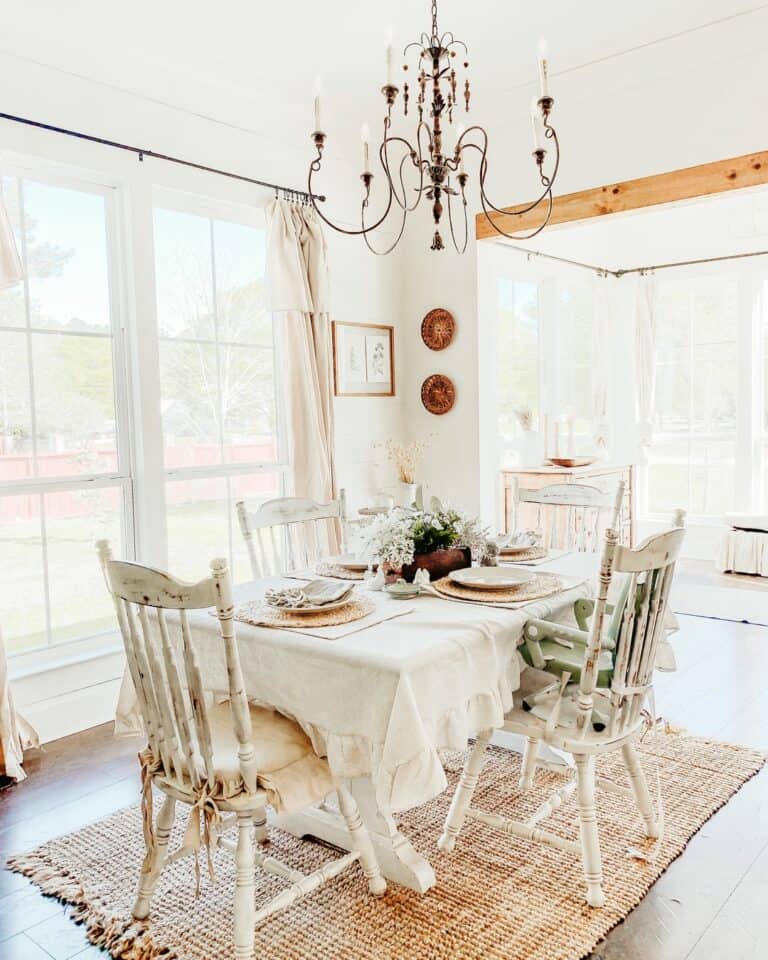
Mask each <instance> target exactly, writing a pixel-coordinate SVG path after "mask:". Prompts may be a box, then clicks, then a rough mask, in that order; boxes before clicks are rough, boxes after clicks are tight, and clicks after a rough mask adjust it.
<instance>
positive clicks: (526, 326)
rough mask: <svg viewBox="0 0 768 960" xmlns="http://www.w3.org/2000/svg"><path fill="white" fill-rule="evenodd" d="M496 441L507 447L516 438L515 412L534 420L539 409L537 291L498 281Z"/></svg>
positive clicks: (527, 285)
mask: <svg viewBox="0 0 768 960" xmlns="http://www.w3.org/2000/svg"><path fill="white" fill-rule="evenodd" d="M497 371H498V373H497V378H498V379H497V392H498V403H499V437H500V440H501V443H502V444H509V443H511V442H513V441H514V439H515V438H516V437H518V436H519V435H520V427H519V424H518V422H517V416H516V414H515V411H516V410H520V409H524V408H527V409H529V410H530V411H531V413H532V414H533V416H534V417H535V416H536V415H537V414H538V407H539V327H538V288H537V286H536V284H535V283H532V282H528V281H516V280H511V279H509V278H507V277H502V278H500V279H499V282H498V364H497Z"/></svg>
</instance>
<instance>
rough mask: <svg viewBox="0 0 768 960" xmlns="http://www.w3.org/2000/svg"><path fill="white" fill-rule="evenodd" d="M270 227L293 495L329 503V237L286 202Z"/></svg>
mask: <svg viewBox="0 0 768 960" xmlns="http://www.w3.org/2000/svg"><path fill="white" fill-rule="evenodd" d="M267 225H268V227H267V309H268V310H271V311H272V313H274V314H277V319H278V322H279V325H280V335H281V336H282V340H283V345H284V349H285V361H286V362H285V364H284V366H283V367H282V369H281V373H282V384H281V385H282V387H283V389H284V391H285V397H286V408H287V420H288V445H289V460H290V464H291V467H292V472H293V484H292V486H293V493H294V495H295V496H297V497H308V498H309V499H311V500H316V501H317V502H318V503H327V502H328V501H329V500H332V499H333V498H334V496H335V495H336V483H335V476H334V462H333V344H332V339H331V323H330V320H329V318H328V257H327V248H326V243H325V236H324V235H323V231H322V229H321V226H320V222H319V221H318V219H317V216H316V215H315V213H314V211H312V210H307V209H306V208H304V207H300V206H297V205H295V204H289V203H286V202H285V201H284V200H273V201H272V203H271V204H270V205H269V206H268V207H267ZM333 535H334V536H335V537H336V538H338V531H333ZM338 546H339V544H338V542H337V543H336V544H333V543H332V544H331V547H332V548H334V549H338Z"/></svg>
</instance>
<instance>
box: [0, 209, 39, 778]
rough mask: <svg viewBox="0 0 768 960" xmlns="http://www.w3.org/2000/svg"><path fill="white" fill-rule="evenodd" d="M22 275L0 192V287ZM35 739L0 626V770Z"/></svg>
mask: <svg viewBox="0 0 768 960" xmlns="http://www.w3.org/2000/svg"><path fill="white" fill-rule="evenodd" d="M23 276H24V271H23V270H22V266H21V259H20V257H19V252H18V250H17V249H16V241H15V240H14V236H13V230H12V229H11V222H10V220H9V218H8V211H7V210H6V209H5V204H4V203H3V199H2V196H0V288H2V287H10V286H13V284H14V283H18V282H19V281H20V280H21V279H23ZM37 743H38V740H37V734H36V733H35V731H34V730H33V729H32V727H30V725H29V724H28V723H27V722H26V721H25V720H23V719H22V718H21V717H19V716H18V715H17V713H16V711H15V710H14V707H13V698H12V697H11V689H10V684H9V682H8V661H7V659H6V656H5V645H4V643H3V634H2V630H0V774H4V775H5V776H7V777H11V778H12V779H13V780H23V779H24V777H25V776H26V774H25V773H24V771H23V769H22V767H21V760H22V755H23V752H24V748H25V747H29V746H37Z"/></svg>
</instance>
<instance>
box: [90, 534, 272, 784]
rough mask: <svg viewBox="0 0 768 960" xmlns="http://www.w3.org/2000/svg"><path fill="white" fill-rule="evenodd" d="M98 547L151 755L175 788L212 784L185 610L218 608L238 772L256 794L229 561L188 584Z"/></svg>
mask: <svg viewBox="0 0 768 960" xmlns="http://www.w3.org/2000/svg"><path fill="white" fill-rule="evenodd" d="M96 546H97V550H98V554H99V559H100V561H101V565H102V569H103V571H104V577H105V579H106V582H107V587H108V588H109V591H110V593H111V594H112V600H113V603H114V606H115V613H116V614H117V621H118V624H119V626H120V632H121V634H122V637H123V643H124V645H125V653H126V659H127V662H128V669H129V671H130V674H131V679H132V680H133V685H134V687H135V689H136V696H137V699H138V702H139V709H140V710H141V714H142V718H143V720H144V727H145V731H146V734H147V740H148V743H149V747H150V750H151V752H152V754H153V755H154V758H155V760H157V761H159V762H160V763H161V764H162V767H163V772H164V774H165V776H166V777H167V778H168V779H170V780H173V781H175V782H177V783H178V784H179V786H180V787H188V786H189V785H190V784H191V785H192V787H193V788H194V789H195V790H197V791H199V790H201V789H202V788H203V787H204V785H205V782H206V781H207V782H208V783H209V784H211V786H212V785H213V782H214V776H215V775H214V766H213V751H212V746H211V742H212V740H211V726H210V718H209V711H208V706H207V700H206V690H205V686H204V684H203V679H202V675H201V672H200V665H199V662H198V658H197V654H196V652H195V648H194V646H193V644H192V641H191V634H190V628H189V619H188V616H187V611H189V610H206V609H208V608H209V607H215V608H216V616H217V617H218V620H219V626H220V631H221V638H222V641H223V644H224V653H225V658H226V664H227V675H228V680H229V698H230V710H231V715H232V723H233V727H234V731H235V735H236V737H237V742H238V758H239V763H240V774H241V776H242V779H243V783H244V785H245V788H246V790H247V791H248V792H249V793H255V792H256V789H257V785H256V780H257V773H258V771H257V769H256V762H255V751H254V747H253V743H252V740H251V720H250V711H249V707H248V699H247V697H246V693H245V686H244V683H243V674H242V669H241V666H240V656H239V653H238V649H237V641H236V637H235V631H234V625H233V623H234V621H233V601H232V582H231V579H230V574H229V567H228V564H227V561H226V560H213V561H211V576H210V577H207V578H206V579H205V580H200V581H199V582H198V583H185V582H183V581H181V580H177V579H176V578H175V577H172V576H171V575H170V574H168V573H164V572H163V571H161V570H155V569H153V568H152V567H146V566H143V565H142V564H139V563H130V562H127V561H120V560H114V559H113V558H112V551H111V549H110V546H109V543H108V541H106V540H100V541H99V542H98V543H97V545H96ZM150 611H151V613H150ZM167 611H178V616H179V622H178V629H179V631H180V641H179V642H178V643H175V642H174V639H173V637H172V633H174V634H175V633H176V632H177V631H176V623H173V624H169V620H168V617H167V616H166V612H167ZM169 626H171V627H172V629H171V630H169ZM180 660H181V664H180Z"/></svg>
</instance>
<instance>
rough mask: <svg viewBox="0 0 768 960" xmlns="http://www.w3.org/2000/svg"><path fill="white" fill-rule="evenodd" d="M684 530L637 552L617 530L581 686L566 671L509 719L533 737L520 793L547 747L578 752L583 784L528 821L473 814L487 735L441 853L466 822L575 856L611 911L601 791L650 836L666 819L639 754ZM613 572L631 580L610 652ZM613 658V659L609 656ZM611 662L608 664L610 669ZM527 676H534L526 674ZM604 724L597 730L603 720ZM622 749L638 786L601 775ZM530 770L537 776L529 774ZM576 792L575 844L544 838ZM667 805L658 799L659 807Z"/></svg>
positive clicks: (593, 901)
mask: <svg viewBox="0 0 768 960" xmlns="http://www.w3.org/2000/svg"><path fill="white" fill-rule="evenodd" d="M684 533H685V531H684V530H683V529H682V528H681V527H675V528H673V529H672V530H669V531H666V532H664V533H660V534H657V535H656V536H653V537H650V538H649V539H647V540H646V541H644V542H643V543H642V544H641V545H640V546H639V547H638V548H637V549H635V550H632V549H630V548H628V547H624V546H621V545H619V543H618V535H617V533H616V531H615V530H614V529H612V528H609V529H608V530H607V531H606V534H605V547H604V551H603V555H602V563H601V569H600V581H599V583H600V588H599V592H598V597H597V599H596V601H595V609H594V613H593V615H592V618H591V624H590V629H589V634H588V640H587V643H586V645H585V646H584V648H583V659H582V661H581V663H580V664H579V669H578V683H577V684H570V683H569V681H570V679H571V675H570V674H569V673H567V672H564V673H563V674H562V676H561V678H560V682H559V684H558V686H557V689H556V690H555V691H554V692H553V693H551V694H550V695H549V697H548V698H546V699H542V700H541V701H540V702H538V703H537V704H536V705H535V706H534V708H533V709H532V710H530V711H527V710H525V709H524V707H523V705H522V703H520V702H519V701H518V700H517V698H516V701H515V706H514V707H513V709H512V710H511V711H510V713H509V714H507V716H506V717H505V721H504V726H503V729H504V730H505V731H507V732H509V733H514V734H518V735H522V736H523V737H525V738H526V741H527V746H526V758H525V759H524V761H523V768H524V769H523V775H522V777H521V785H522V787H523V789H525V788H526V787H527V786H528V785H529V783H530V781H531V779H532V775H533V772H534V770H535V763H536V751H537V748H538V745H539V744H540V743H545V744H549V745H551V746H553V747H556V748H559V749H560V750H563V751H566V752H567V753H570V754H571V755H572V757H573V761H574V765H575V776H572V777H571V779H569V780H568V782H567V783H566V784H565V785H564V786H563V787H561V788H560V789H559V790H557V791H555V792H554V793H553V794H552V795H551V796H550V797H549V798H548V799H547V800H546V801H545V802H544V803H542V804H541V805H540V806H539V807H538V809H537V810H536V811H535V812H534V813H533V814H532V815H531V816H530V817H529V818H528V819H527V820H525V821H520V820H514V819H510V818H508V817H504V816H501V815H499V814H495V813H486V812H484V811H482V810H477V809H474V808H473V807H472V805H471V804H472V795H473V793H474V790H475V787H476V785H477V781H478V777H479V775H480V772H481V770H482V765H483V760H484V757H485V751H486V748H487V746H488V741H489V739H490V736H491V733H492V731H491V730H485V731H482V732H481V733H480V734H479V736H478V738H477V740H476V742H475V745H474V747H473V749H472V752H471V754H470V756H469V759H468V760H467V763H466V765H465V767H464V770H463V772H462V774H461V778H460V780H459V785H458V787H457V788H456V792H455V794H454V796H453V800H452V802H451V806H450V810H449V812H448V816H447V818H446V821H445V825H444V827H443V832H442V834H441V837H440V840H439V841H438V845H439V846H440V848H441V849H443V850H452V849H453V847H454V845H455V843H456V838H457V837H458V835H459V832H460V830H461V828H462V826H463V824H464V822H465V820H466V819H467V818H469V819H473V820H478V821H480V822H482V823H484V824H486V825H488V826H490V827H492V828H495V829H497V830H500V831H502V832H504V833H507V834H510V835H512V836H515V837H521V838H523V839H526V840H535V841H538V842H541V843H545V844H548V845H550V846H552V847H555V848H557V849H559V850H563V851H566V852H568V853H574V854H580V856H581V860H582V866H583V869H584V878H585V881H586V886H587V896H586V899H587V903H588V904H589V905H590V906H593V907H600V906H603V904H604V903H605V897H604V895H603V890H602V862H601V856H600V839H599V835H598V827H597V818H596V813H595V787H596V785H597V786H601V787H605V789H608V790H611V791H612V792H614V793H615V792H619V793H621V794H626V795H627V796H628V797H634V800H635V802H636V804H637V807H638V809H639V811H640V815H641V817H642V820H643V823H644V825H645V832H646V835H647V836H648V837H658V836H659V835H660V831H661V826H662V821H663V817H661V816H660V817H658V818H657V817H656V815H655V814H654V809H653V802H652V799H651V795H650V792H649V790H648V784H647V781H646V779H645V774H644V772H643V769H642V767H641V765H640V761H639V758H638V755H637V752H636V749H635V744H636V743H637V741H638V739H639V737H640V736H641V734H642V732H643V730H644V728H645V726H646V724H647V722H649V721H650V723H653V722H654V717H653V716H652V715H651V716H650V718H649V717H648V715H647V713H646V712H644V710H645V704H646V701H648V702H649V703H650V706H651V713H653V686H652V683H653V670H654V662H655V656H656V650H657V648H658V645H659V642H660V641H661V639H662V635H663V632H664V618H665V613H666V608H667V601H668V597H669V591H670V586H671V583H672V576H673V573H674V568H675V561H676V560H677V557H678V554H679V552H680V547H681V545H682V542H683V537H684ZM615 574H623V575H625V576H626V578H627V580H628V586H627V588H626V593H625V598H624V600H623V601H622V602H621V618H620V622H619V623H618V624H617V630H616V637H615V641H614V643H613V645H612V648H611V649H608V650H606V649H605V647H604V629H603V628H604V624H605V620H606V615H607V609H606V608H607V597H608V589H609V586H610V584H611V580H612V578H613V577H614V575H615ZM552 628H556V629H557V630H558V635H559V636H561V637H564V638H565V640H566V641H570V640H571V639H572V638H571V635H570V633H568V632H567V631H562V630H561V629H560V625H554V624H548V625H547V629H548V630H552V633H554V632H555V631H554V629H552ZM606 654H607V657H606ZM606 660H607V661H608V662H606ZM526 672H527V671H526ZM596 719H598V721H599V722H595V721H596ZM614 750H620V751H621V753H622V756H623V759H624V763H625V766H626V768H627V771H628V774H629V781H630V787H629V788H624V787H621V786H618V785H615V784H612V783H607V782H605V781H603V780H600V779H596V776H595V756H596V755H597V754H602V753H606V752H610V751H614ZM526 765H528V766H529V770H526V769H525V768H526ZM574 792H575V793H576V795H577V798H578V807H579V837H578V839H577V840H570V839H567V838H565V837H563V836H561V835H559V834H557V833H555V832H553V831H549V830H546V829H545V828H544V827H543V826H542V822H543V821H544V820H545V819H546V818H547V817H548V816H549V815H550V814H551V813H553V812H554V811H555V810H556V809H557V808H558V807H559V806H561V805H562V803H563V802H564V801H565V800H566V799H567V798H568V797H570V796H571V794H573V793H574ZM660 804H661V797H660V796H659V807H660Z"/></svg>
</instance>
